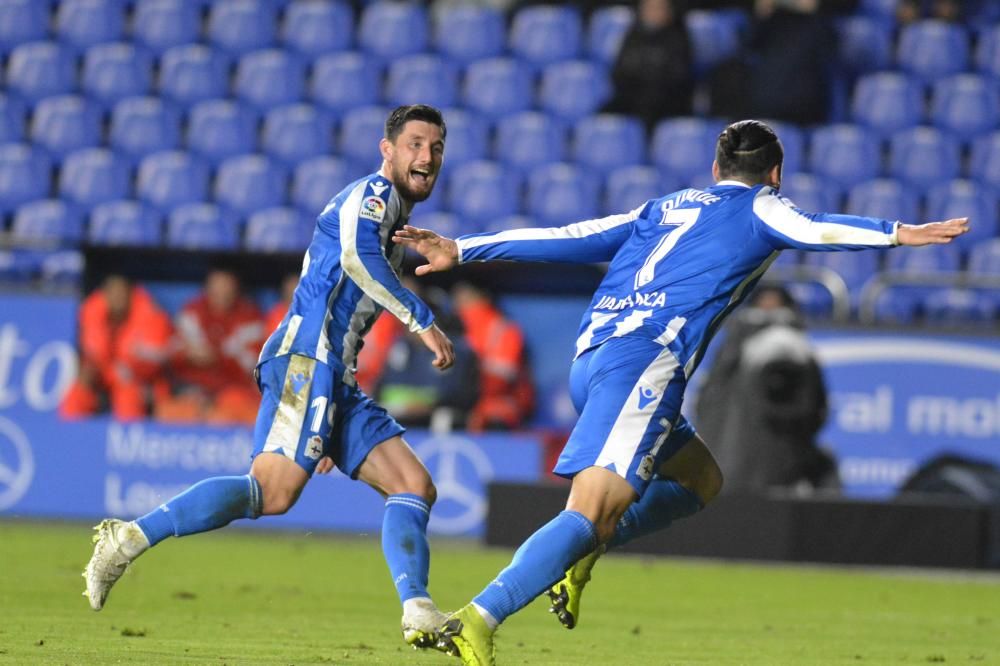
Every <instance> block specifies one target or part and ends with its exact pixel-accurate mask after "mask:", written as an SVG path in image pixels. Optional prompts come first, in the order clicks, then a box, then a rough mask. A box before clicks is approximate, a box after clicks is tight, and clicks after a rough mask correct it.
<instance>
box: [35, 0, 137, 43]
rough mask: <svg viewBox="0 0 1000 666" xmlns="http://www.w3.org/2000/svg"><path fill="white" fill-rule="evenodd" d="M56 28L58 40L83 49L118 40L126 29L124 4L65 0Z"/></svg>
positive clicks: (113, 1) (97, 0) (57, 14)
mask: <svg viewBox="0 0 1000 666" xmlns="http://www.w3.org/2000/svg"><path fill="white" fill-rule="evenodd" d="M39 4H41V3H39ZM55 32H56V36H57V37H58V39H59V41H61V42H63V43H64V44H67V45H69V46H72V47H73V48H75V49H79V50H81V51H82V50H83V49H86V48H88V47H91V46H94V45H95V44H103V43H105V42H114V41H118V40H119V39H121V38H122V36H123V35H124V32H125V11H124V6H123V5H122V4H121V3H120V2H117V1H116V0H62V1H61V2H60V3H59V7H58V8H57V9H56V20H55Z"/></svg>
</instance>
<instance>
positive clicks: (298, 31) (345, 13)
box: [281, 0, 354, 58]
mask: <svg viewBox="0 0 1000 666" xmlns="http://www.w3.org/2000/svg"><path fill="white" fill-rule="evenodd" d="M353 32H354V10H352V9H351V6H350V5H349V4H347V3H346V2H340V1H339V0H337V1H334V2H311V1H309V0H297V1H296V2H293V3H291V4H289V5H288V7H287V8H286V9H285V18H284V19H283V20H282V22H281V42H282V44H283V45H284V46H285V48H289V49H292V50H293V51H295V52H296V53H298V54H299V55H301V56H304V57H306V58H316V57H317V56H321V55H323V54H324V53H329V52H331V51H343V50H346V49H349V48H351V45H352V44H353V42H354V39H353V35H352V33H353Z"/></svg>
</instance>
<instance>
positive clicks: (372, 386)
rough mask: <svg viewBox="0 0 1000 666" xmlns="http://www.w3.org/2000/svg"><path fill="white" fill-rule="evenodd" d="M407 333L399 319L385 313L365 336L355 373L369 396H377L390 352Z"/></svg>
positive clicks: (355, 376)
mask: <svg viewBox="0 0 1000 666" xmlns="http://www.w3.org/2000/svg"><path fill="white" fill-rule="evenodd" d="M408 288H409V287H408ZM405 332H406V328H405V327H404V326H403V324H402V323H400V321H399V320H398V319H396V318H395V317H394V316H392V315H391V314H390V313H388V312H383V313H382V314H381V315H379V318H378V319H376V320H375V323H374V324H373V325H372V329H371V330H370V331H368V335H366V336H365V338H364V346H363V347H362V348H361V351H360V352H358V369H357V370H356V371H355V372H354V378H355V379H357V380H358V386H360V387H361V390H362V391H364V392H365V393H367V394H368V395H375V390H376V389H377V388H378V381H379V379H380V378H381V377H382V372H383V371H384V370H385V363H386V360H387V359H388V358H389V350H390V349H392V345H393V344H395V342H396V340H398V339H399V338H400V337H402V335H403V334H404V333H405Z"/></svg>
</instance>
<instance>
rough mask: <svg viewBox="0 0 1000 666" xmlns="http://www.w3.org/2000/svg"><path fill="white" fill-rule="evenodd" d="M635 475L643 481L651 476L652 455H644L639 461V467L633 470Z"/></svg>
mask: <svg viewBox="0 0 1000 666" xmlns="http://www.w3.org/2000/svg"><path fill="white" fill-rule="evenodd" d="M635 475H636V476H638V477H639V478H640V479H642V480H643V481H649V480H650V479H651V478H653V456H652V455H646V456H643V457H642V460H640V461H639V467H638V468H636V470H635Z"/></svg>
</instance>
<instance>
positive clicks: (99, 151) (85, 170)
mask: <svg viewBox="0 0 1000 666" xmlns="http://www.w3.org/2000/svg"><path fill="white" fill-rule="evenodd" d="M129 187H130V182H129V171H128V166H127V165H126V163H125V162H124V160H121V159H119V158H118V156H117V155H115V154H114V153H113V152H112V151H110V150H108V149H106V148H85V149H83V150H78V151H76V152H75V153H70V154H69V155H67V156H66V160H65V161H64V162H63V165H62V168H61V169H60V170H59V196H61V197H63V198H65V199H69V200H71V201H73V202H74V203H76V204H78V205H80V206H82V207H84V208H88V209H89V208H92V207H93V206H95V205H97V204H100V203H104V202H105V201H113V200H115V199H123V198H125V197H127V196H128V194H129Z"/></svg>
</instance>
